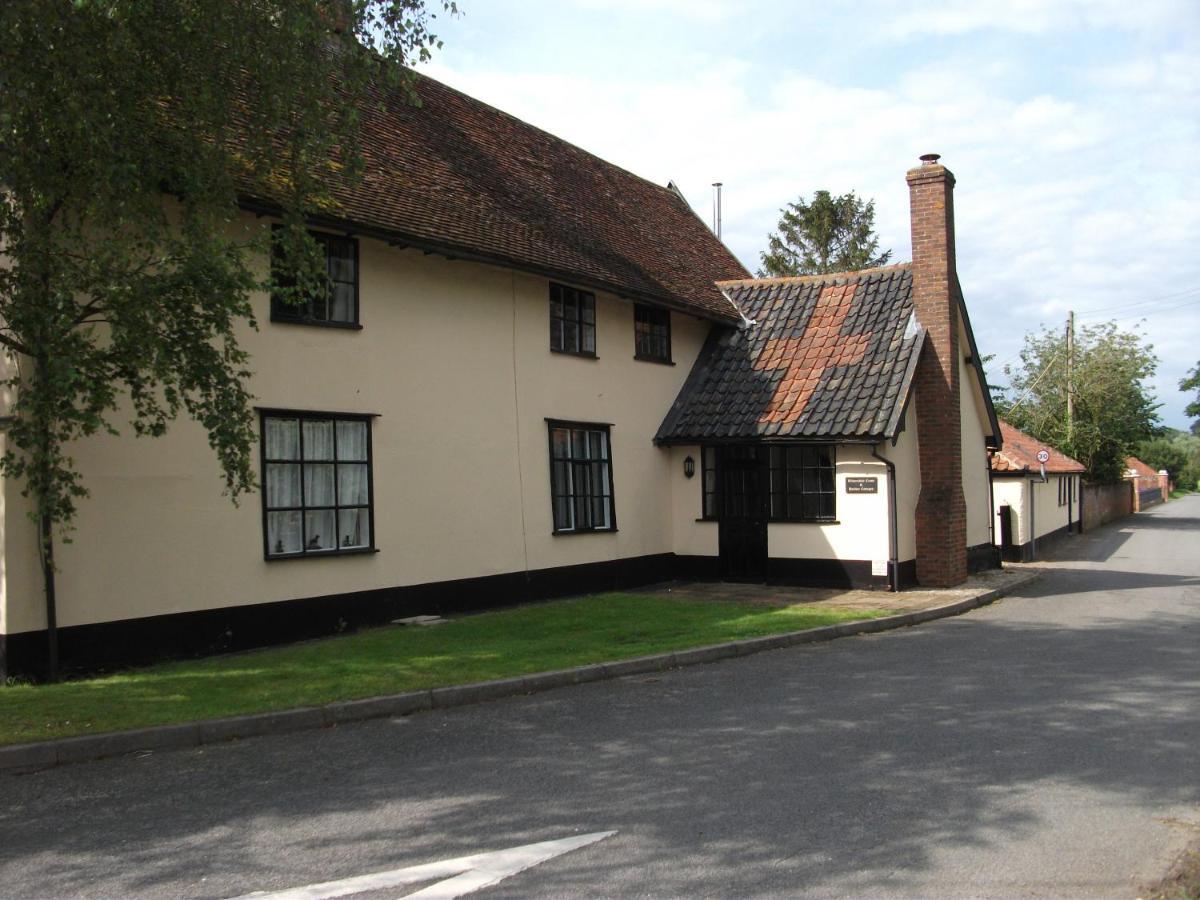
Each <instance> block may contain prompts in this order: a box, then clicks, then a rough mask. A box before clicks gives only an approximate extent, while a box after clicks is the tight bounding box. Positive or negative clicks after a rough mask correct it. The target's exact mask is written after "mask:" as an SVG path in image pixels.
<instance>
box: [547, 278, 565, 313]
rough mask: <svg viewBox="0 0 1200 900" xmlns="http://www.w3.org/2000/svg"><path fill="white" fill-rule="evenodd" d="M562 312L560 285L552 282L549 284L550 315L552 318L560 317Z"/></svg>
mask: <svg viewBox="0 0 1200 900" xmlns="http://www.w3.org/2000/svg"><path fill="white" fill-rule="evenodd" d="M562 314H563V302H562V287H560V286H559V285H557V284H552V285H550V315H551V317H553V318H556V319H561V318H562Z"/></svg>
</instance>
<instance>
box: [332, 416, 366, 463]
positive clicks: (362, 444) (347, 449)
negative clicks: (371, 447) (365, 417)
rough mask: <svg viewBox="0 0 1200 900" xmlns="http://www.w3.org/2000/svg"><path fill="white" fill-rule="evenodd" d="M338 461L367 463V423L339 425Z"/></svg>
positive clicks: (341, 423)
mask: <svg viewBox="0 0 1200 900" xmlns="http://www.w3.org/2000/svg"><path fill="white" fill-rule="evenodd" d="M337 445H338V459H341V460H357V461H359V462H366V461H367V423H366V422H338V423H337Z"/></svg>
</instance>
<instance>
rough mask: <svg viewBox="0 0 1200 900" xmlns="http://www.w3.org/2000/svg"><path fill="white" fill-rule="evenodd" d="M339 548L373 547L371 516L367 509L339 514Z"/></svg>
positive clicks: (351, 510) (345, 510)
mask: <svg viewBox="0 0 1200 900" xmlns="http://www.w3.org/2000/svg"><path fill="white" fill-rule="evenodd" d="M338 546H339V547H340V548H341V549H343V550H345V549H347V548H351V547H369V546H371V516H370V515H369V513H368V512H367V510H365V509H343V510H341V511H339V512H338Z"/></svg>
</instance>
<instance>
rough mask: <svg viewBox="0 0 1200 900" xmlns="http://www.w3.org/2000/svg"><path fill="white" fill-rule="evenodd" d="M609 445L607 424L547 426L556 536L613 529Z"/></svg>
mask: <svg viewBox="0 0 1200 900" xmlns="http://www.w3.org/2000/svg"><path fill="white" fill-rule="evenodd" d="M609 446H610V445H609V433H608V426H607V425H587V424H580V423H570V422H551V423H550V494H551V498H552V501H553V506H554V533H555V534H567V533H576V532H581V531H614V530H616V516H615V515H614V512H613V490H612V457H611V455H610V451H609Z"/></svg>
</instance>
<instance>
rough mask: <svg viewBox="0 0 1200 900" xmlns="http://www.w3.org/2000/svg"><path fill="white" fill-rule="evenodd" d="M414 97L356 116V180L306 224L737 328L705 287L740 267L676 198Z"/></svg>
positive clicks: (501, 119) (496, 119)
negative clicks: (336, 226)
mask: <svg viewBox="0 0 1200 900" xmlns="http://www.w3.org/2000/svg"><path fill="white" fill-rule="evenodd" d="M415 88H416V91H417V94H418V95H419V96H420V98H421V106H420V107H416V106H411V105H408V104H406V103H405V102H404V101H403V99H402V97H401V95H400V94H399V93H398V92H396V93H386V92H384V91H383V90H382V89H380V88H376V90H375V96H374V99H375V100H376V101H377V103H375V104H368V105H367V107H366V108H364V109H363V110H362V111H361V112H362V136H363V153H364V159H365V164H366V165H365V174H364V177H363V180H362V181H361V182H360V183H358V184H356V185H352V186H349V185H342V186H337V185H335V186H334V188H333V197H334V201H335V203H334V205H333V206H332V207H331V208H330V209H329V210H328V214H327V215H326V216H322V217H319V218H318V219H316V220H315V221H317V222H318V223H321V222H323V221H326V220H328V221H329V222H330V223H348V224H352V225H356V226H360V228H359V230H360V231H362V233H367V234H370V233H375V234H377V235H378V236H382V237H385V238H388V239H391V240H394V241H396V242H398V243H401V244H406V245H411V246H414V247H419V248H422V249H427V250H434V251H437V252H441V253H445V254H446V255H449V256H456V257H461V258H468V259H477V260H481V261H484V262H493V263H498V264H501V265H507V266H512V267H514V268H517V269H521V270H524V271H533V272H537V273H540V274H544V275H547V276H549V277H552V278H559V279H562V280H565V281H570V282H574V283H576V284H579V285H581V286H584V287H592V288H597V289H601V290H607V291H611V292H613V293H616V294H618V295H620V296H625V297H630V298H633V299H639V300H649V301H651V302H657V303H659V304H662V305H666V306H673V307H676V308H680V309H684V310H687V311H689V312H694V313H696V314H698V315H701V316H704V317H706V318H710V319H716V320H718V321H727V322H731V321H737V320H738V314H737V311H736V309H734V307H733V306H732V305H731V304H730V303H729V301H728V300H726V299H725V298H724V297H723V296H722V295H721V292H720V291H719V290H718V289H717V287H716V285H715V284H714V282H716V281H719V280H721V279H726V278H742V277H745V276H746V274H747V273H746V270H745V268H744V267H743V266H742V265H741V263H739V262H738V261H737V259H736V258H735V257H734V256H733V254H732V253H730V252H729V250H728V249H726V247H725V246H724V245H723V244H722V243H721V242H720V241H719V240H717V238H716V237H715V236H714V235H713V234H712V232H711V231H710V230H709V229H708V228H707V227H706V226H705V224H704V223H703V222H702V221H701V220H700V219H699V218H698V217H697V216H696V214H695V213H693V212H692V210H691V208H690V207H689V206H688V205H687V203H686V201H684V199H683V198H682V196H681V195H679V194H678V193H677V192H676V191H675V190H674V189H673V188H670V187H661V186H659V185H656V184H652V183H651V182H649V181H646V180H645V179H642V178H639V177H638V176H636V175H633V174H632V173H630V172H627V171H625V170H624V169H621V168H618V167H617V166H614V165H612V164H611V163H607V162H605V161H604V160H602V159H600V158H598V157H596V156H593V155H592V154H590V153H588V152H586V151H584V150H581V149H579V148H578V147H575V146H573V145H571V144H569V143H567V142H566V141H564V140H561V139H560V138H557V137H555V136H554V135H552V134H547V133H546V132H544V131H542V130H540V129H538V128H534V127H533V126H532V125H528V124H526V123H525V122H522V121H520V120H519V119H516V118H513V117H512V116H510V115H508V114H507V113H503V112H501V111H500V110H498V109H495V108H494V107H491V106H488V105H487V104H486V103H482V102H480V101H479V100H475V99H474V98H472V97H468V96H467V95H466V94H462V93H460V92H458V91H456V90H453V89H452V88H449V87H447V86H446V85H444V84H441V83H439V82H437V81H434V80H433V79H431V78H428V77H425V76H422V75H417V76H416V83H415ZM247 200H248V202H249V203H248V205H251V206H253V205H254V204H255V203H261V204H263V205H264V206H266V207H267V208H270V207H271V199H270V198H263V197H256V198H247Z"/></svg>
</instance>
